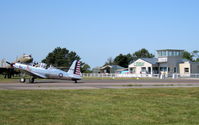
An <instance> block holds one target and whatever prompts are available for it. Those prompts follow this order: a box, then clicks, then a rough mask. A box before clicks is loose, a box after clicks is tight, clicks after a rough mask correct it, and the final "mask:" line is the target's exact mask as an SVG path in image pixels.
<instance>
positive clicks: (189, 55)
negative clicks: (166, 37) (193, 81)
mask: <svg viewBox="0 0 199 125" xmlns="http://www.w3.org/2000/svg"><path fill="white" fill-rule="evenodd" d="M182 57H183V58H184V59H187V60H189V61H193V55H192V54H191V53H189V52H188V51H184V52H183V54H182Z"/></svg>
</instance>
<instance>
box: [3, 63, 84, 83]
mask: <svg viewBox="0 0 199 125" xmlns="http://www.w3.org/2000/svg"><path fill="white" fill-rule="evenodd" d="M7 63H8V64H10V65H11V66H12V67H13V68H15V69H19V70H20V71H22V72H25V73H26V74H28V75H30V76H32V77H31V78H30V79H29V83H34V80H35V79H36V78H43V79H60V80H73V81H75V83H77V80H81V79H82V77H81V72H80V61H74V62H73V64H72V65H71V67H70V69H69V70H68V72H65V71H63V70H60V69H57V68H55V67H53V66H50V67H47V65H46V64H45V63H39V64H37V65H27V64H22V63H10V62H7ZM20 82H22V83H24V82H26V78H25V77H21V78H20Z"/></svg>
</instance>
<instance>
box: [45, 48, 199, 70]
mask: <svg viewBox="0 0 199 125" xmlns="http://www.w3.org/2000/svg"><path fill="white" fill-rule="evenodd" d="M153 57H155V55H153V54H152V53H150V52H149V51H148V50H147V49H145V48H142V49H140V50H138V51H136V52H134V53H133V54H130V53H128V54H119V55H118V56H116V57H115V58H112V57H110V58H108V59H107V61H106V62H105V64H104V65H119V66H122V67H124V68H127V67H128V65H129V64H130V63H132V62H134V61H136V60H137V59H139V58H153ZM183 58H184V59H187V60H189V61H192V62H199V51H198V50H194V51H192V52H188V51H184V52H183ZM80 59H81V58H80V56H79V55H77V53H76V52H74V51H69V50H68V49H66V48H60V47H57V48H55V49H54V50H53V51H52V52H50V53H48V55H47V56H46V58H45V59H43V60H42V62H43V63H46V64H47V65H53V66H55V67H62V68H63V67H65V68H69V67H70V66H71V65H72V62H73V61H75V60H80ZM81 72H83V73H89V72H91V67H90V66H89V64H86V63H85V62H81Z"/></svg>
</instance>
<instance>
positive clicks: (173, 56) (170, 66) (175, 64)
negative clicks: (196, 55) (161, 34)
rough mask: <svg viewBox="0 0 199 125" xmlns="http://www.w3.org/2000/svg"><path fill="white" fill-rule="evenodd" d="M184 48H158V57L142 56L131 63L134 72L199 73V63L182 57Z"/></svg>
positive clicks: (130, 67) (131, 69)
mask: <svg viewBox="0 0 199 125" xmlns="http://www.w3.org/2000/svg"><path fill="white" fill-rule="evenodd" d="M183 52H184V50H176V49H164V50H157V58H140V59H137V60H136V61H134V62H133V63H132V64H130V65H129V67H128V69H129V72H130V73H132V74H139V75H140V74H146V75H149V76H150V75H151V76H152V75H153V74H162V73H164V74H166V75H169V74H173V73H180V74H191V73H199V63H198V62H190V61H187V60H185V59H183V58H182V55H183Z"/></svg>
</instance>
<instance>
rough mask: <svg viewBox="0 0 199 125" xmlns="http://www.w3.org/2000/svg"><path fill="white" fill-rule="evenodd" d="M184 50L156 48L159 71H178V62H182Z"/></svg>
mask: <svg viewBox="0 0 199 125" xmlns="http://www.w3.org/2000/svg"><path fill="white" fill-rule="evenodd" d="M183 52H184V50H177V49H162V50H157V56H158V63H159V71H160V72H166V73H177V72H179V63H181V62H183V58H182V56H183Z"/></svg>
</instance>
